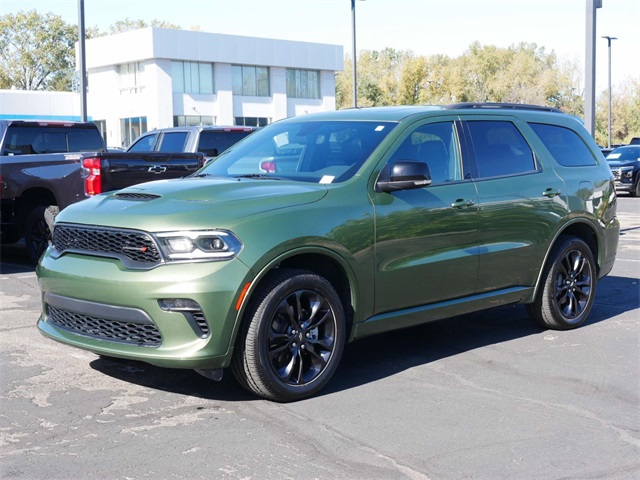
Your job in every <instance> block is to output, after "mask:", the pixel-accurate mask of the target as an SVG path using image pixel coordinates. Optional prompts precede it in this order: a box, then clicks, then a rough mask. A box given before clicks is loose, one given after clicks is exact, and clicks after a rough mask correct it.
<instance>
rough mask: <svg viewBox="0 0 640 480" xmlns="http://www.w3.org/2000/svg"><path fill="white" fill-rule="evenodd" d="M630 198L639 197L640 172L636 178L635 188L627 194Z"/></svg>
mask: <svg viewBox="0 0 640 480" xmlns="http://www.w3.org/2000/svg"><path fill="white" fill-rule="evenodd" d="M629 195H631V196H632V197H640V172H638V175H637V178H636V186H635V187H634V188H633V190H631V191H630V192H629Z"/></svg>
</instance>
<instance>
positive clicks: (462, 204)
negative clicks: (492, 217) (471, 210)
mask: <svg viewBox="0 0 640 480" xmlns="http://www.w3.org/2000/svg"><path fill="white" fill-rule="evenodd" d="M474 205H475V203H473V200H463V199H462V198H459V199H458V200H456V201H455V202H453V203H452V204H451V206H452V207H453V208H466V207H472V206H474Z"/></svg>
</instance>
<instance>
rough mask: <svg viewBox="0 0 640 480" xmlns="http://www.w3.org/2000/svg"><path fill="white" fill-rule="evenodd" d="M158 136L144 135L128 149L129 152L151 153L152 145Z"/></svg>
mask: <svg viewBox="0 0 640 480" xmlns="http://www.w3.org/2000/svg"><path fill="white" fill-rule="evenodd" d="M156 138H158V134H157V133H156V134H152V135H145V136H144V137H140V138H139V139H138V140H136V141H135V142H134V143H133V144H132V145H131V146H130V147H129V150H128V151H129V152H153V145H154V144H155V143H156Z"/></svg>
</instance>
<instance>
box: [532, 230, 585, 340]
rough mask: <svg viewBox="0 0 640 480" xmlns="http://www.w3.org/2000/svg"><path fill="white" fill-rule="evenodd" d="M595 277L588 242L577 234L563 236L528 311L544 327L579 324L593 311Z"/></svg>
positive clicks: (562, 327)
mask: <svg viewBox="0 0 640 480" xmlns="http://www.w3.org/2000/svg"><path fill="white" fill-rule="evenodd" d="M596 281H597V271H596V264H595V261H594V259H593V253H592V252H591V249H590V248H589V246H588V245H587V244H586V243H585V242H584V241H583V240H581V239H579V238H576V237H561V239H560V240H559V242H558V244H557V245H556V246H555V248H554V249H553V250H552V253H551V256H550V261H549V263H548V265H547V267H546V268H545V270H544V272H543V277H542V282H543V283H542V284H541V286H540V289H539V292H538V295H537V297H536V300H535V301H534V303H532V304H531V305H528V310H529V313H530V314H531V316H532V317H533V318H534V319H535V320H536V321H537V322H538V323H539V324H540V325H542V326H543V327H545V328H552V329H556V330H568V329H571V328H576V327H578V326H580V325H582V324H583V323H584V321H585V320H586V319H587V317H588V316H589V313H590V312H591V308H592V306H593V301H594V298H595V293H596Z"/></svg>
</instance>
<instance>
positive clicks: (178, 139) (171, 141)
mask: <svg viewBox="0 0 640 480" xmlns="http://www.w3.org/2000/svg"><path fill="white" fill-rule="evenodd" d="M187 136H188V133H187V132H171V133H165V134H164V135H163V136H162V144H161V145H160V148H158V151H159V152H183V151H184V145H185V143H187Z"/></svg>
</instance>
